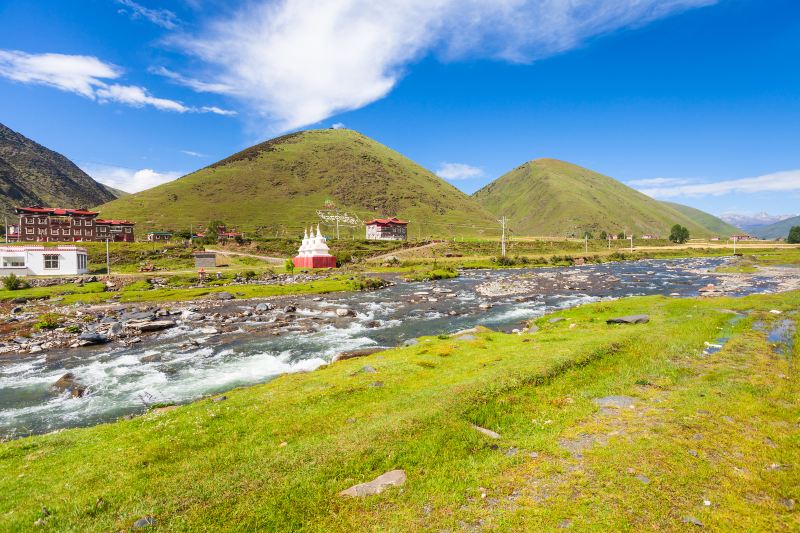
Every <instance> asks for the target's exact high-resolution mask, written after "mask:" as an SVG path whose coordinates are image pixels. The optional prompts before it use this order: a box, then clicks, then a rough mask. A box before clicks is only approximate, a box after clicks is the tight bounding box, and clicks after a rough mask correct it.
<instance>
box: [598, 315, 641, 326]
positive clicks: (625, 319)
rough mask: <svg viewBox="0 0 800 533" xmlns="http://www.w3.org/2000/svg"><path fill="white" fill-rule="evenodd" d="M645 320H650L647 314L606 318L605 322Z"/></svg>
mask: <svg viewBox="0 0 800 533" xmlns="http://www.w3.org/2000/svg"><path fill="white" fill-rule="evenodd" d="M647 322H650V317H649V316H648V315H629V316H621V317H618V318H609V319H608V320H606V324H645V323H647Z"/></svg>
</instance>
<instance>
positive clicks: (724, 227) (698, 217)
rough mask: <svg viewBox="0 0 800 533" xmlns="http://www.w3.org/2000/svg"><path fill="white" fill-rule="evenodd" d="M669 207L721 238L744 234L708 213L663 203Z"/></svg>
mask: <svg viewBox="0 0 800 533" xmlns="http://www.w3.org/2000/svg"><path fill="white" fill-rule="evenodd" d="M661 203H662V204H664V205H666V206H667V207H671V208H672V209H674V210H675V211H678V212H679V213H683V214H684V215H686V216H687V217H689V218H690V219H692V220H694V221H695V222H696V223H697V224H699V225H701V226H703V227H704V228H706V229H707V230H709V231H710V232H712V233H714V234H716V235H719V236H720V237H730V236H731V235H736V234H741V233H744V232H743V231H742V230H740V229H739V228H737V227H736V226H733V225H731V224H728V223H727V222H725V221H724V220H722V219H721V218H717V217H715V216H714V215H712V214H709V213H706V212H705V211H701V210H699V209H695V208H694V207H689V206H688V205H683V204H676V203H675V202H661Z"/></svg>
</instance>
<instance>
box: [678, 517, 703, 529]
mask: <svg viewBox="0 0 800 533" xmlns="http://www.w3.org/2000/svg"><path fill="white" fill-rule="evenodd" d="M683 523H684V524H692V525H693V526H697V527H703V523H702V522H701V521H700V520H698V519H697V518H695V517H693V516H684V517H683Z"/></svg>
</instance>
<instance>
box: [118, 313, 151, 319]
mask: <svg viewBox="0 0 800 533" xmlns="http://www.w3.org/2000/svg"><path fill="white" fill-rule="evenodd" d="M155 316H156V314H155V313H154V312H152V311H137V312H132V313H123V314H122V317H120V318H121V319H122V320H123V321H128V320H132V321H142V320H153V318H155Z"/></svg>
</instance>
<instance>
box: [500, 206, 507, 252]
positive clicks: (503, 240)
mask: <svg viewBox="0 0 800 533" xmlns="http://www.w3.org/2000/svg"><path fill="white" fill-rule="evenodd" d="M498 222H500V224H501V225H502V227H503V231H502V233H501V237H500V249H501V250H502V255H503V257H505V256H506V217H505V215H504V216H503V218H501V219H500V220H498Z"/></svg>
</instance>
